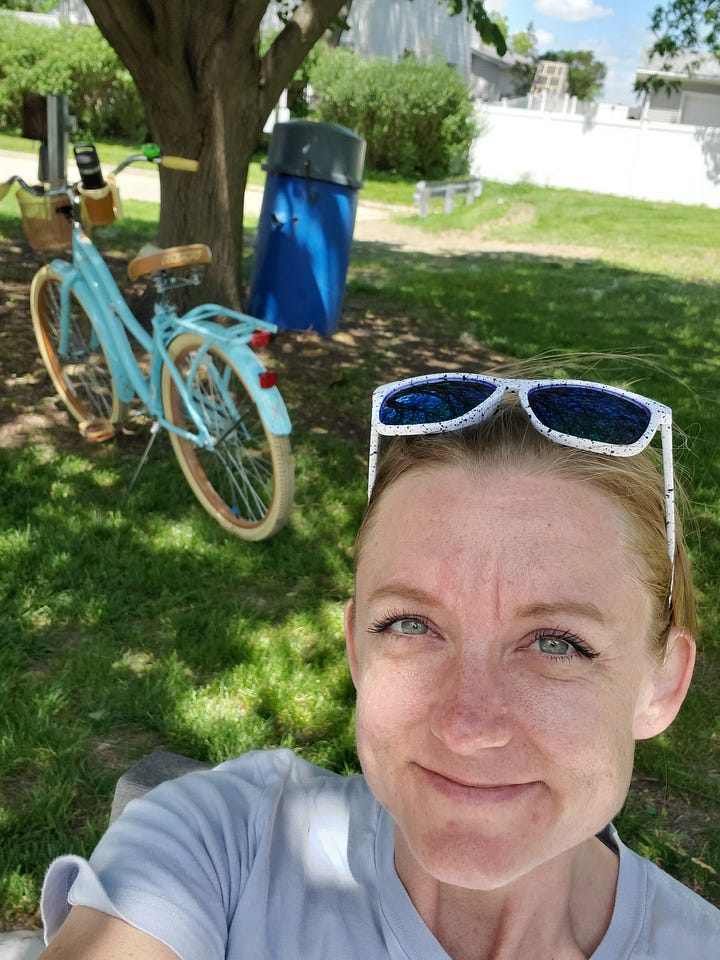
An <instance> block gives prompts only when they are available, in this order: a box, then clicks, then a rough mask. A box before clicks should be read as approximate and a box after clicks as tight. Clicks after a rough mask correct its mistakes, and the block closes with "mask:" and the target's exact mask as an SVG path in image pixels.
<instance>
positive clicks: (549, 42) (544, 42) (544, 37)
mask: <svg viewBox="0 0 720 960" xmlns="http://www.w3.org/2000/svg"><path fill="white" fill-rule="evenodd" d="M535 36H536V37H537V43H536V47H537V48H538V50H547V49H548V48H549V47H552V46H553V44H554V42H555V34H554V33H550V31H549V30H543V29H542V27H538V28H537V29H536V30H535Z"/></svg>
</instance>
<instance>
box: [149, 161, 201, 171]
mask: <svg viewBox="0 0 720 960" xmlns="http://www.w3.org/2000/svg"><path fill="white" fill-rule="evenodd" d="M159 162H160V166H162V167H169V168H170V169H171V170H187V171H188V173H195V171H196V170H197V168H198V166H199V164H198V162H197V160H188V158H187V157H161V158H160V161H159Z"/></svg>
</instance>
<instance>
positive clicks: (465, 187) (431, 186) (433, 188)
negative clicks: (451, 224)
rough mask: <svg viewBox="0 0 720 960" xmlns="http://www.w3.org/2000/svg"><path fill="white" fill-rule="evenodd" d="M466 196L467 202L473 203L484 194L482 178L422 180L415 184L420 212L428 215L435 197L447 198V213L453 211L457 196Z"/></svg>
mask: <svg viewBox="0 0 720 960" xmlns="http://www.w3.org/2000/svg"><path fill="white" fill-rule="evenodd" d="M463 195H464V196H465V203H466V204H471V203H472V202H473V201H474V200H476V199H477V198H478V197H479V196H481V195H482V180H479V179H471V180H435V181H431V182H428V181H427V180H420V181H418V183H416V184H415V193H414V194H413V200H414V201H415V203H417V204H418V213H419V214H420V216H421V217H426V216H427V215H428V213H429V210H430V201H431V200H432V199H433V198H434V197H444V198H445V208H444V212H445V213H452V210H453V207H454V206H455V197H461V196H463Z"/></svg>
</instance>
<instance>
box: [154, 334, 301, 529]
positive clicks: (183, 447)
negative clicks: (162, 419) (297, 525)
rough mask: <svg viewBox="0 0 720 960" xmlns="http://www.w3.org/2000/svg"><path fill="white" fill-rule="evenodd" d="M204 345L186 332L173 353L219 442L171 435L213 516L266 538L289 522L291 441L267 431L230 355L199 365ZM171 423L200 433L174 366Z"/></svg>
mask: <svg viewBox="0 0 720 960" xmlns="http://www.w3.org/2000/svg"><path fill="white" fill-rule="evenodd" d="M200 350H202V351H204V350H205V340H204V338H203V337H201V336H199V335H198V334H194V333H183V334H181V335H180V336H178V337H176V338H175V339H174V340H173V341H172V343H171V344H170V347H169V354H170V358H171V360H172V362H173V363H174V364H175V366H176V367H177V369H178V370H179V372H180V375H181V377H182V379H183V382H184V383H185V386H186V387H187V390H188V392H189V395H190V397H191V399H192V402H193V405H194V409H195V411H196V413H198V414H199V415H200V417H201V419H202V421H203V423H204V424H205V426H206V427H207V430H208V432H209V433H210V435H211V437H212V438H213V440H214V441H215V446H214V447H213V448H212V449H203V448H202V447H199V446H197V445H196V444H194V443H193V442H192V441H191V440H186V439H184V438H183V437H181V436H178V434H176V433H173V432H172V431H171V432H170V440H171V442H172V445H173V449H174V450H175V454H176V456H177V458H178V462H179V464H180V467H181V468H182V471H183V473H184V474H185V478H186V480H187V482H188V483H189V484H190V487H191V489H192V491H193V493H194V494H195V496H196V497H197V499H198V500H199V501H200V503H201V504H202V506H203V507H204V508H205V510H207V512H208V513H209V514H210V516H211V517H213V518H214V519H215V520H217V522H218V523H219V524H220V525H221V526H223V527H224V528H225V529H226V530H229V531H230V532H231V533H233V534H235V535H236V536H238V537H242V538H243V539H245V540H264V539H265V538H266V537H270V536H272V534H274V533H276V532H277V531H278V530H279V529H280V527H282V525H283V524H284V523H285V522H286V520H287V518H288V516H289V515H290V509H291V507H292V501H293V493H294V486H295V473H294V467H293V460H292V454H291V452H290V441H289V438H288V437H284V436H283V437H281V436H277V435H276V434H274V433H271V432H270V431H269V430H268V429H267V428H266V426H265V423H264V421H263V418H262V415H261V414H260V411H259V410H258V408H257V405H256V404H255V402H254V400H253V397H252V394H251V393H250V392H249V390H248V389H247V386H246V384H245V381H244V380H243V377H242V376H241V374H240V373H239V372H238V370H237V369H236V368H235V366H234V365H233V363H232V361H231V360H230V359H229V357H228V356H227V355H226V354H225V353H224V352H223V351H222V350H221V349H220V348H219V347H216V346H212V347H210V348H209V349H208V350H207V352H204V353H203V355H202V360H201V362H200V363H199V364H197V365H196V359H197V354H198V351H200ZM162 401H163V410H164V412H165V416H166V417H167V419H168V420H169V421H170V422H171V423H173V424H175V426H178V427H181V428H182V429H183V430H187V431H188V432H190V433H194V432H196V427H195V425H194V424H193V421H192V419H191V417H190V416H189V414H188V412H187V409H186V407H185V404H184V402H183V399H182V397H181V396H180V393H179V391H178V388H177V385H176V383H175V381H174V380H173V377H172V375H171V373H170V369H169V367H168V366H167V365H166V366H164V367H163V371H162Z"/></svg>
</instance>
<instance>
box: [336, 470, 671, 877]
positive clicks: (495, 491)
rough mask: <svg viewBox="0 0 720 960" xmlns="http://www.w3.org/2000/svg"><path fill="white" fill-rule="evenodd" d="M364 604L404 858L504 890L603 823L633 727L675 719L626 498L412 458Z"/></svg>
mask: <svg viewBox="0 0 720 960" xmlns="http://www.w3.org/2000/svg"><path fill="white" fill-rule="evenodd" d="M346 620H347V624H346V626H347V637H348V652H349V658H350V666H351V670H352V674H353V679H354V681H355V685H356V687H357V741H358V750H359V755H360V760H361V763H362V767H363V770H364V772H365V775H366V777H367V780H368V782H369V784H370V786H371V788H372V790H373V792H374V793H375V795H376V796H377V798H378V799H379V801H380V802H381V803H382V804H383V805H384V806H385V807H386V808H387V810H388V811H389V812H390V814H391V815H392V817H393V818H394V820H395V822H396V826H397V830H396V834H397V842H398V847H397V850H398V856H401V855H402V856H404V857H405V859H406V860H407V859H409V860H410V861H411V862H412V864H414V866H415V867H418V868H419V869H420V870H421V871H423V872H424V873H426V874H429V875H431V876H433V877H435V878H436V879H438V880H441V881H444V882H447V883H452V884H456V885H459V886H463V887H467V888H472V889H494V888H497V887H500V886H502V885H504V884H505V883H508V882H510V881H512V880H513V879H516V878H518V877H520V876H523V875H525V874H527V873H528V872H529V871H531V870H532V869H533V868H534V867H537V866H539V865H540V864H543V863H546V862H548V861H549V860H550V859H552V858H554V857H556V856H558V855H559V854H562V853H563V852H565V851H568V850H571V849H572V848H574V847H576V846H577V845H578V844H580V843H581V842H583V841H585V840H587V839H588V838H590V837H592V836H593V834H595V833H596V832H597V831H599V830H601V829H602V828H603V827H604V826H605V825H606V824H607V823H608V821H609V820H610V819H611V818H612V817H613V816H614V815H615V814H616V813H617V811H618V809H619V808H620V806H621V805H622V803H623V800H624V797H625V794H626V791H627V788H628V785H629V781H630V776H631V772H632V763H633V746H634V740H635V738H640V737H647V736H652V735H654V734H655V733H656V732H658V731H659V730H660V729H662V728H663V727H664V726H666V725H667V723H669V722H670V720H671V719H672V716H670V717H669V719H668V714H667V711H665V712H663V709H662V704H661V703H660V700H659V691H660V690H662V691H666V687H667V684H665V685H664V686H663V683H662V682H661V681H660V679H659V678H660V676H661V674H662V670H663V668H661V667H658V666H657V665H656V664H654V663H653V660H652V658H651V656H650V654H649V652H648V649H647V647H648V644H647V633H648V628H649V624H650V601H649V597H648V595H647V593H646V591H645V589H644V587H642V586H641V585H639V583H638V571H637V566H636V558H635V555H634V552H633V549H632V547H631V546H630V545H629V543H628V541H627V539H626V530H625V524H624V522H623V516H622V514H621V512H620V511H619V510H618V509H617V508H616V507H615V505H614V504H613V503H612V501H610V500H609V499H607V498H606V497H605V496H604V495H602V494H600V493H598V492H597V491H596V490H594V489H593V488H591V487H587V486H582V485H580V484H578V483H575V482H572V481H568V480H562V479H558V478H554V477H551V476H547V475H546V476H543V477H540V476H535V475H533V474H532V473H531V472H524V471H518V472H509V473H508V472H502V473H492V474H490V475H488V476H486V477H483V478H482V479H480V480H478V479H477V478H473V477H470V476H469V475H468V474H467V473H466V472H465V471H464V470H462V469H460V468H453V467H436V468H434V469H429V470H426V471H424V472H422V473H421V472H419V471H417V472H411V473H409V474H406V475H405V476H404V477H403V478H402V479H400V480H398V481H397V482H396V483H395V484H393V485H392V486H391V487H390V488H389V489H388V490H387V491H386V493H385V495H384V497H383V499H382V501H381V502H380V504H379V505H378V512H377V514H376V518H375V522H374V525H373V527H372V529H371V530H370V531H369V534H368V536H367V539H366V541H365V545H364V549H363V551H362V555H361V559H360V562H359V567H358V573H357V585H356V599H355V602H354V603H351V604H349V605H348V611H347V617H346ZM679 702H680V701H678V703H677V704H676V705H675V706H674V709H673V710H672V715H673V716H674V712H675V711H676V710H677V707H678V705H679ZM403 851H404V853H403ZM401 875H402V874H401Z"/></svg>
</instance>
